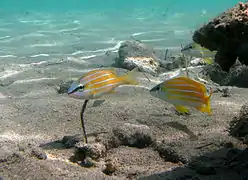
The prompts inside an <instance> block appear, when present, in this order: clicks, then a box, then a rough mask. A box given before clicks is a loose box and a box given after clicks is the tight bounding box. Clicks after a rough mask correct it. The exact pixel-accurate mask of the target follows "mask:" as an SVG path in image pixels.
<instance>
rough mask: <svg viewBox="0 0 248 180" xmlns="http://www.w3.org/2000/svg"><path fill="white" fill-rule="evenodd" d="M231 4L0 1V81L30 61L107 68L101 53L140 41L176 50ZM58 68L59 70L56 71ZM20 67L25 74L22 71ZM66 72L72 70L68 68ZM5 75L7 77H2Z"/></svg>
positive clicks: (222, 1) (189, 0) (176, 0)
mask: <svg viewBox="0 0 248 180" xmlns="http://www.w3.org/2000/svg"><path fill="white" fill-rule="evenodd" d="M236 3H237V1H236V0H218V1H216V0H208V1H195V0H187V1H182V0H174V1H172V0H149V1H148V0H147V1H144V0H135V1H121V0H119V1H118V0H104V1H103V0H99V1H94V0H70V1H61V0H60V1H59V0H42V1H34V0H19V1H14V0H1V1H0V66H1V67H0V78H1V79H3V78H6V77H9V76H12V74H15V73H16V74H18V73H20V72H22V71H23V70H22V68H23V67H25V68H26V69H27V67H30V63H34V62H35V63H37V64H36V65H39V64H44V63H47V62H50V63H51V62H58V61H59V62H61V63H65V64H66V66H65V67H66V68H65V67H64V69H63V70H64V71H65V70H66V69H70V66H73V68H74V70H75V71H76V70H77V69H75V66H77V65H75V64H74V65H73V63H77V64H80V66H78V68H80V69H84V68H88V67H89V66H97V65H102V64H105V65H108V64H111V63H112V62H111V60H102V58H101V57H102V56H103V55H104V53H105V52H106V51H112V52H116V51H117V50H118V47H119V45H120V42H122V41H125V40H128V39H131V38H132V37H133V38H135V39H139V40H142V41H143V42H145V43H147V44H150V45H152V46H154V47H155V48H156V49H166V48H168V49H171V50H174V51H177V50H179V48H180V45H181V44H186V43H188V42H190V41H191V37H192V33H193V31H194V29H195V28H197V27H199V26H200V25H201V24H202V23H204V22H207V21H208V20H209V19H211V18H212V17H214V16H216V15H217V14H219V13H221V12H222V11H224V10H226V9H227V8H229V7H232V6H233V5H234V4H236ZM61 68H62V67H61ZM26 69H25V70H26ZM71 71H73V70H72V69H71ZM6 74H8V75H6Z"/></svg>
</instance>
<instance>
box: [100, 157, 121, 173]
mask: <svg viewBox="0 0 248 180" xmlns="http://www.w3.org/2000/svg"><path fill="white" fill-rule="evenodd" d="M105 167H106V168H105V169H104V170H103V173H105V174H107V175H112V174H113V173H114V172H115V171H116V170H117V168H118V162H117V159H107V160H106V164H105Z"/></svg>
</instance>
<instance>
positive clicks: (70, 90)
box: [67, 82, 79, 94]
mask: <svg viewBox="0 0 248 180" xmlns="http://www.w3.org/2000/svg"><path fill="white" fill-rule="evenodd" d="M78 87H79V86H78V84H77V83H75V82H73V83H72V84H71V86H70V87H69V89H68V90H67V94H72V93H74V92H76V91H77V90H78Z"/></svg>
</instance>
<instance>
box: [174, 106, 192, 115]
mask: <svg viewBox="0 0 248 180" xmlns="http://www.w3.org/2000/svg"><path fill="white" fill-rule="evenodd" d="M175 108H176V110H177V111H178V112H179V113H183V114H185V113H186V114H188V113H189V109H188V108H186V107H185V106H178V105H177V106H176V105H175Z"/></svg>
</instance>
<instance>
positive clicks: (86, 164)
mask: <svg viewBox="0 0 248 180" xmlns="http://www.w3.org/2000/svg"><path fill="white" fill-rule="evenodd" d="M80 165H81V166H83V167H87V168H90V167H92V166H94V165H95V162H94V161H93V160H92V158H90V157H86V158H85V159H84V160H83V161H82V162H81V163H80Z"/></svg>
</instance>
